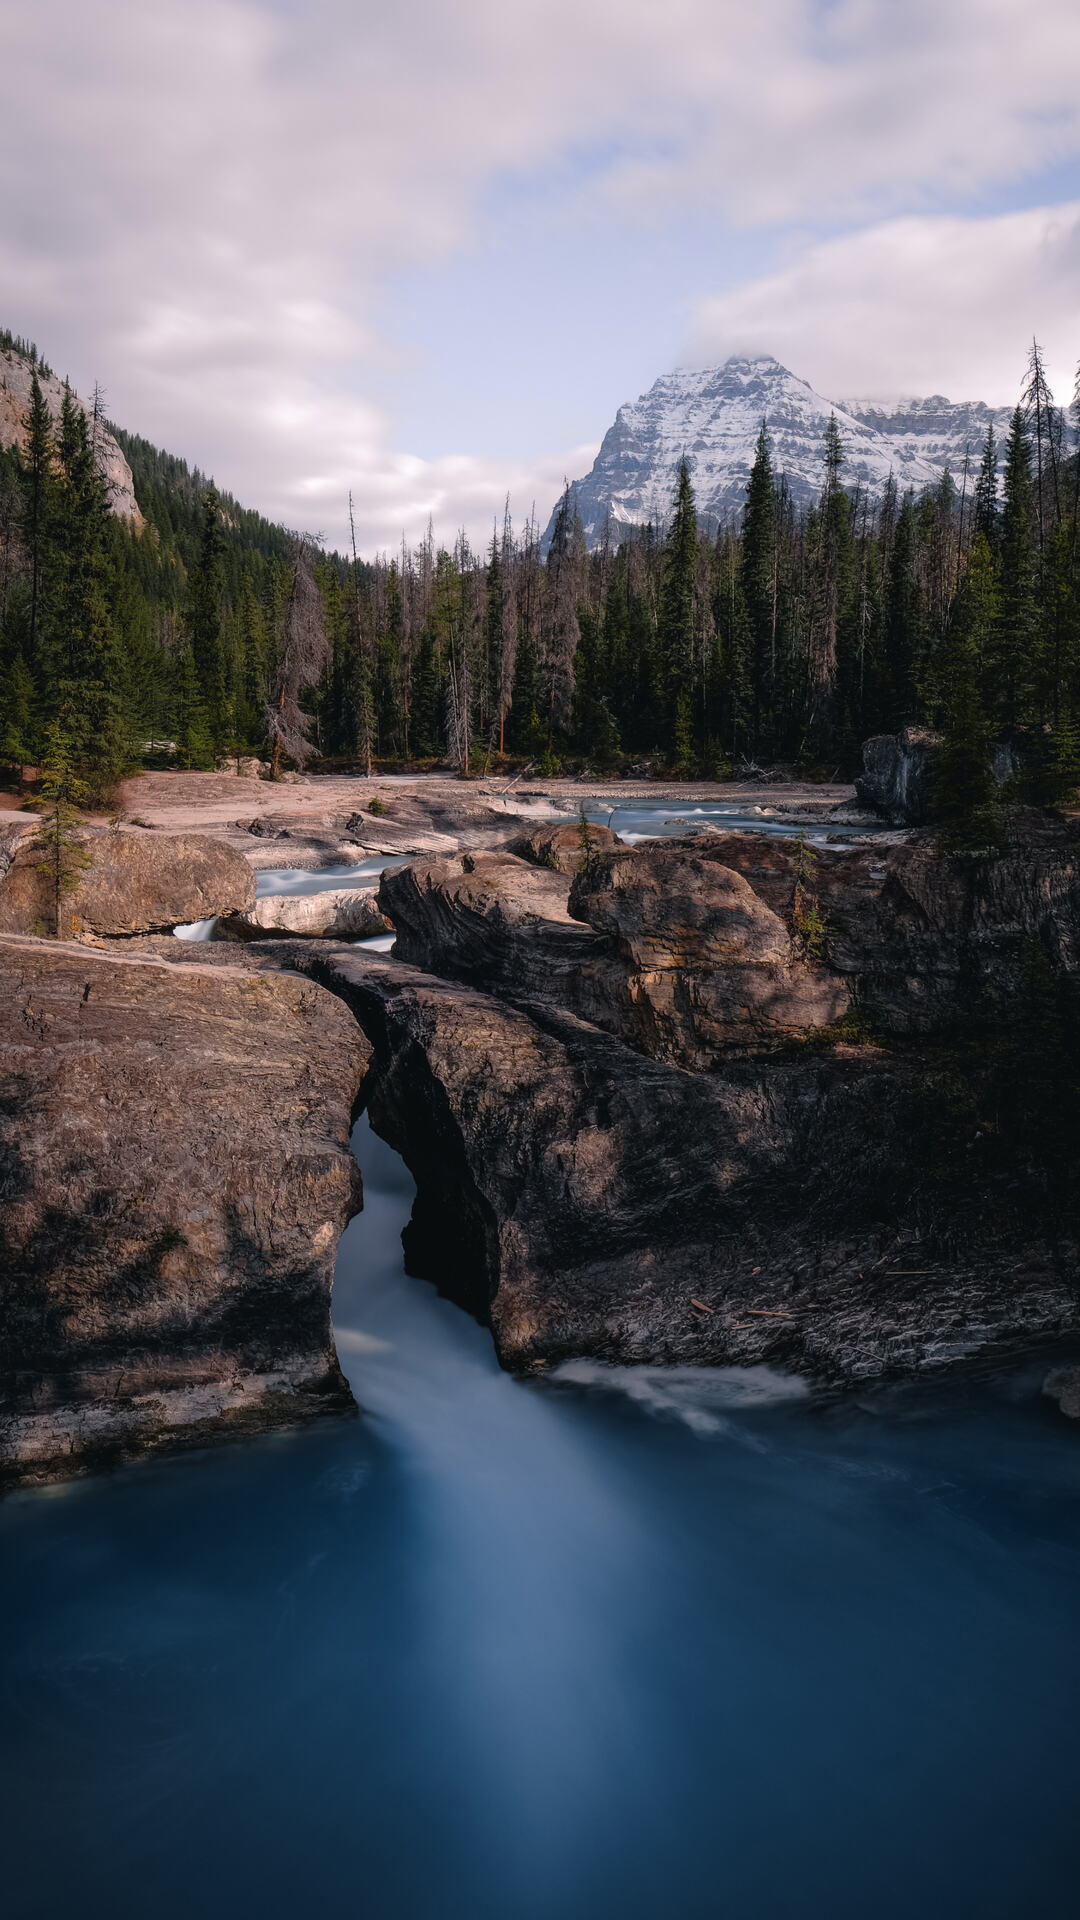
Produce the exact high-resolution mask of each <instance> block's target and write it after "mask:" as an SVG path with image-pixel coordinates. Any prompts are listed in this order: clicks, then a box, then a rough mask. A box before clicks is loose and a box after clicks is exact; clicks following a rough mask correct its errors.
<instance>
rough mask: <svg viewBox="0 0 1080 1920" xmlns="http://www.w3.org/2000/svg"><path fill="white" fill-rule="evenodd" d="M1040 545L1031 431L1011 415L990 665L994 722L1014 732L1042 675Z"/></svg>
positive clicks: (1028, 711) (1020, 417)
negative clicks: (998, 605) (996, 615)
mask: <svg viewBox="0 0 1080 1920" xmlns="http://www.w3.org/2000/svg"><path fill="white" fill-rule="evenodd" d="M1037 581H1038V544H1037V537H1036V525H1035V490H1034V485H1033V483H1032V476H1031V455H1030V448H1029V443H1028V434H1027V427H1026V425H1025V422H1024V416H1023V413H1022V412H1021V410H1020V408H1019V407H1017V408H1016V410H1015V412H1014V413H1013V417H1012V422H1011V425H1010V427H1009V438H1008V444H1007V446H1006V450H1005V477H1004V504H1003V507H1002V514H1001V612H1000V617H999V620H998V628H997V633H996V635H995V641H994V649H993V660H992V666H991V680H992V689H991V693H992V707H991V719H992V722H993V724H994V725H995V726H996V727H997V728H999V729H1000V730H1001V731H1003V732H1006V733H1008V732H1011V731H1013V730H1014V729H1015V728H1017V727H1019V726H1023V725H1024V724H1025V723H1026V722H1027V721H1029V720H1030V719H1031V718H1032V690H1033V683H1034V680H1035V677H1036V675H1037V671H1038V660H1037V655H1038V653H1039V639H1040V634H1039V618H1038V594H1037Z"/></svg>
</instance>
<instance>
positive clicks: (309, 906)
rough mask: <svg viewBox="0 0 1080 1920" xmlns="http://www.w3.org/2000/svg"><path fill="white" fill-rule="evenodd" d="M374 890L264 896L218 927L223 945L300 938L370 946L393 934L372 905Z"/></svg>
mask: <svg viewBox="0 0 1080 1920" xmlns="http://www.w3.org/2000/svg"><path fill="white" fill-rule="evenodd" d="M375 894H376V890H375V888H374V887H331V888H328V889H327V891H326V892H325V893H297V894H282V893H277V894H268V895H267V897H266V898H265V899H263V900H256V901H255V904H254V905H253V906H251V907H249V908H248V910H247V912H246V913H235V914H226V915H223V916H222V918H221V919H220V920H219V921H218V926H217V936H218V938H219V939H224V940H266V939H273V938H274V937H275V935H277V936H280V937H281V938H289V937H296V936H297V935H300V936H301V937H304V938H307V939H309V940H371V939H373V938H374V937H375V936H376V934H380V933H391V932H393V928H392V926H391V923H390V921H389V920H388V919H387V918H386V915H385V914H384V913H382V912H381V911H380V909H379V906H378V904H377V902H376V897H375Z"/></svg>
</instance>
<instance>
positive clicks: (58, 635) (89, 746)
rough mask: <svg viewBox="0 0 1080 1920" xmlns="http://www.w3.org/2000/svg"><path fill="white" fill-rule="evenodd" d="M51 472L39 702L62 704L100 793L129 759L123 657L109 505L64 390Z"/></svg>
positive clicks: (81, 421)
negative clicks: (55, 467) (42, 690)
mask: <svg viewBox="0 0 1080 1920" xmlns="http://www.w3.org/2000/svg"><path fill="white" fill-rule="evenodd" d="M57 451H58V476H57V481H56V484H55V486H52V487H50V488H49V490H48V499H49V508H50V511H49V524H48V543H47V544H48V593H47V595H46V596H45V600H44V604H43V609H42V612H43V616H44V617H43V618H42V621H41V651H42V653H43V656H44V670H45V690H46V700H47V703H48V705H49V706H51V708H52V711H53V713H54V715H55V714H56V713H57V712H58V711H59V709H60V708H61V707H63V708H64V709H65V710H66V713H67V716H68V719H67V730H68V732H69V736H70V744H71V750H72V752H73V753H74V755H75V757H76V760H77V761H78V763H79V764H80V765H81V767H82V769H83V771H84V774H85V775H86V776H87V777H92V779H93V782H94V784H95V787H96V790H97V792H98V793H99V795H103V794H104V793H105V792H106V791H107V790H108V787H109V785H110V784H111V782H112V781H113V780H115V778H116V777H117V776H118V775H119V774H120V773H121V772H122V771H123V769H124V766H125V765H126V763H127V758H128V745H127V738H126V733H127V728H126V724H125V723H126V719H127V716H126V712H125V691H126V689H125V686H124V674H123V659H122V654H121V649H120V644H119V636H118V633H117V630H116V625H115V620H114V615H113V604H112V603H113V598H114V594H115V578H114V573H113V568H112V564H111V563H112V545H111V532H110V526H109V505H108V497H107V494H106V491H105V487H104V484H103V482H102V480H101V479H100V477H99V475H98V473H97V470H96V467H95V464H94V456H93V450H92V448H91V445H90V438H89V433H88V431H87V424H86V415H85V414H84V413H83V411H82V408H81V407H80V406H79V405H78V404H77V402H76V401H75V400H74V398H73V397H72V395H71V393H70V392H68V393H65V396H64V403H63V407H62V409H61V414H60V436H59V444H58V450H57Z"/></svg>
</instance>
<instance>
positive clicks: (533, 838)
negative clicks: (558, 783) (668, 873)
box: [509, 820, 619, 877]
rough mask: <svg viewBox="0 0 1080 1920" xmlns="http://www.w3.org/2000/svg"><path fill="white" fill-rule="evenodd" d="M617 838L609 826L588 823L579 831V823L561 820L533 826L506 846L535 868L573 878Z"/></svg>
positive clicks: (613, 843) (613, 844) (611, 849)
mask: <svg viewBox="0 0 1080 1920" xmlns="http://www.w3.org/2000/svg"><path fill="white" fill-rule="evenodd" d="M618 845H619V837H618V835H617V834H615V833H612V831H611V828H610V827H601V826H596V825H594V824H593V822H592V821H591V820H590V821H589V823H588V826H587V827H586V828H585V829H584V830H583V829H582V826H581V822H580V820H573V821H571V820H564V821H561V822H559V823H557V824H556V825H554V826H548V827H535V828H533V830H532V832H530V833H524V834H521V835H519V837H518V838H517V839H515V840H511V841H510V843H509V850H510V852H511V853H518V854H520V855H521V857H522V859H523V860H531V861H532V863H533V865H534V866H537V867H552V868H554V870H555V872H556V873H566V874H569V875H570V876H571V877H573V875H574V874H576V873H580V872H581V869H582V867H583V866H585V865H587V864H588V862H589V861H590V860H592V859H595V857H596V855H597V854H599V853H609V852H612V851H613V850H614V849H615V848H616V847H617V846H618Z"/></svg>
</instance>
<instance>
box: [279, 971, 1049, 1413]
mask: <svg viewBox="0 0 1080 1920" xmlns="http://www.w3.org/2000/svg"><path fill="white" fill-rule="evenodd" d="M264 951H265V950H264ZM247 952H248V954H249V955H251V956H252V957H254V955H255V952H256V950H254V949H250V948H249V949H247ZM290 964H293V965H299V966H301V967H303V968H304V969H305V971H307V972H309V973H310V974H311V975H312V977H314V978H315V979H317V980H320V981H321V982H322V983H323V984H325V985H327V986H328V987H331V988H332V989H333V991H335V992H337V993H341V994H342V995H343V996H344V998H345V999H346V1001H347V1002H348V1004H349V1005H350V1006H351V1007H352V1008H353V1010H354V1011H355V1013H356V1015H357V1018H358V1019H359V1020H360V1021H361V1023H362V1024H363V1026H364V1028H365V1031H366V1032H367V1034H368V1036H369V1038H370V1039H371V1041H372V1043H373V1045H374V1047H375V1063H374V1068H373V1072H372V1076H371V1080H370V1082H369V1089H370V1108H371V1112H372V1117H373V1120H374V1123H375V1125H376V1127H377V1129H378V1130H379V1132H381V1133H383V1134H384V1135H385V1136H386V1137H387V1138H388V1139H389V1140H390V1141H391V1142H392V1144H393V1145H395V1146H396V1147H398V1148H399V1150H400V1151H401V1152H402V1154H403V1155H404V1157H405V1159H406V1161H407V1162H408V1165H409V1167H410V1169H411V1171H412V1173H413V1175H414V1177H415V1179H416V1181H417V1188H418V1192H417V1200H416V1204H415V1207H414V1211H413V1217H412V1221H411V1224H410V1226H409V1228H408V1229H407V1232H406V1235H405V1246H406V1257H407V1264H408V1267H409V1270H410V1271H411V1272H414V1273H419V1274H422V1275H423V1276H424V1277H426V1278H428V1279H430V1280H433V1281H435V1282H436V1283H437V1284H438V1285H439V1286H440V1287H441V1288H442V1290H443V1291H445V1292H447V1293H448V1294H450V1295H451V1297H453V1298H454V1299H456V1300H458V1301H459V1302H460V1303H461V1304H462V1305H464V1306H465V1307H467V1308H468V1309H469V1310H470V1311H472V1312H473V1313H475V1314H476V1315H477V1316H478V1317H479V1318H480V1319H482V1320H484V1321H485V1322H487V1323H488V1324H489V1325H490V1326H491V1329H492V1333H493V1335H494V1338H495V1342H496V1346H497V1349H498V1352H499V1357H500V1360H501V1361H502V1363H503V1365H504V1366H507V1367H509V1368H512V1369H516V1370H524V1371H529V1370H534V1369H537V1368H544V1367H547V1366H550V1365H554V1364H556V1363H557V1362H559V1361H560V1360H562V1359H565V1358H568V1357H570V1356H574V1355H591V1356H595V1357H598V1358H601V1359H605V1360H610V1361H619V1362H635V1361H648V1362H653V1363H656V1362H668V1361H671V1362H676V1361H677V1362H687V1361H696V1362H701V1363H706V1364H719V1363H721V1362H725V1363H730V1362H740V1363H751V1362H756V1361H761V1360H769V1361H771V1362H773V1363H775V1364H777V1365H782V1366H786V1367H792V1368H796V1369H800V1370H802V1371H807V1372H810V1373H812V1374H816V1375H818V1376H820V1377H824V1378H832V1379H835V1380H859V1379H864V1378H871V1377H876V1376H880V1375H884V1374H890V1373H905V1372H911V1371H916V1370H919V1369H922V1368H929V1367H936V1366H943V1365H947V1364H950V1363H954V1362H955V1361H957V1360H958V1359H960V1358H963V1357H966V1356H969V1355H971V1354H974V1353H978V1352H987V1351H992V1350H994V1349H995V1348H999V1347H1001V1346H1003V1345H1007V1344H1008V1343H1010V1342H1019V1341H1022V1340H1030V1339H1034V1338H1039V1337H1045V1336H1048V1335H1051V1334H1053V1335H1058V1334H1061V1333H1063V1332H1076V1331H1077V1330H1080V1287H1078V1285H1077V1279H1076V1267H1075V1255H1076V1247H1075V1238H1074V1240H1073V1241H1072V1242H1067V1240H1066V1239H1064V1238H1063V1236H1062V1234H1061V1232H1060V1222H1057V1223H1055V1222H1053V1221H1051V1220H1050V1219H1049V1218H1048V1219H1046V1220H1045V1221H1044V1222H1043V1224H1042V1226H1041V1227H1037V1228H1035V1229H1032V1227H1031V1224H1030V1222H1029V1223H1028V1228H1027V1236H1026V1238H1025V1237H1024V1235H1023V1233H1021V1234H1020V1235H1019V1237H1018V1236H1017V1235H1016V1233H1015V1232H1014V1231H1011V1230H1010V1222H1011V1221H1012V1214H1011V1213H1010V1208H1011V1207H1012V1206H1013V1201H1014V1198H1015V1190H1014V1186H1013V1178H1014V1176H1013V1170H1012V1169H1011V1168H1010V1167H1008V1165H1005V1166H1004V1168H1001V1167H999V1168H997V1170H996V1171H995V1169H994V1167H993V1166H992V1165H991V1163H990V1162H989V1161H988V1160H987V1159H985V1158H984V1157H983V1156H981V1155H980V1154H979V1152H978V1150H976V1155H975V1161H974V1162H973V1160H972V1157H971V1153H970V1150H969V1139H968V1134H967V1131H966V1129H965V1117H964V1116H962V1115H961V1114H960V1111H959V1108H957V1109H956V1110H955V1113H954V1115H953V1116H952V1117H953V1121H954V1124H955V1126H956V1128H957V1130H958V1133H959V1135H960V1137H958V1138H956V1139H954V1140H951V1141H948V1144H947V1145H945V1146H944V1147H943V1139H947V1133H948V1121H947V1119H946V1121H945V1122H944V1123H943V1116H942V1106H943V1102H947V1101H948V1099H949V1098H953V1099H955V1089H953V1092H952V1093H951V1094H950V1092H949V1090H948V1088H949V1082H948V1080H947V1078H946V1077H945V1076H943V1075H939V1073H938V1071H937V1069H936V1067H935V1064H934V1062H933V1061H932V1060H931V1059H928V1058H927V1057H926V1056H924V1055H922V1054H919V1053H910V1054H906V1055H904V1056H895V1055H890V1054H886V1053H883V1052H882V1051H881V1050H880V1049H878V1048H876V1047H873V1046H870V1045H865V1044H864V1045H859V1046H852V1045H840V1046H836V1047H833V1048H831V1049H829V1050H828V1051H827V1052H822V1053H804V1054H803V1055H802V1056H800V1057H797V1058H791V1059H777V1058H775V1057H774V1058H768V1059H758V1060H753V1059H741V1060H729V1061H728V1062H727V1064H726V1065H725V1066H724V1068H723V1070H722V1071H721V1072H719V1073H715V1074H710V1075H699V1074H691V1073H687V1072H685V1071H683V1070H681V1069H679V1068H676V1067H673V1066H670V1065H668V1064H665V1063H663V1062H659V1061H655V1060H649V1059H646V1058H644V1057H643V1056H642V1055H641V1054H639V1053H637V1052H635V1051H634V1050H632V1049H631V1048H629V1047H626V1046H625V1045H623V1044H622V1043H621V1042H620V1041H618V1040H617V1039H616V1038H614V1037H613V1036H612V1035H610V1034H607V1033H603V1032H601V1031H600V1030H599V1029H598V1028H596V1027H594V1026H590V1025H589V1024H588V1023H586V1022H583V1021H581V1020H578V1019H576V1018H574V1017H573V1016H572V1015H569V1014H566V1013H561V1012H557V1011H555V1010H554V1009H553V1008H552V1007H551V1006H542V1005H539V1004H533V1005H531V1006H510V1005H509V1004H508V1003H507V1002H505V1001H502V1000H499V999H496V998H494V997H493V996H490V995H487V994H483V993H480V992H477V991H476V990H474V989H472V988H469V987H465V986H462V985H460V984H456V983H454V982H450V981H446V980H439V979H436V978H434V977H433V976H431V975H426V974H423V973H420V972H419V971H418V970H416V969H414V968H411V967H408V966H403V965H401V964H400V963H398V962H396V961H384V960H380V959H379V958H378V957H376V956H373V955H371V954H370V953H364V952H362V951H358V950H356V949H346V948H340V947H337V948H335V947H323V948H313V947H308V948H306V949H303V948H301V947H299V946H298V947H297V948H295V949H293V950H292V951H291V954H290ZM950 1071H951V1072H952V1074H953V1076H954V1077H955V1065H953V1066H952V1067H951V1068H950ZM968 1125H970V1127H971V1131H974V1130H975V1129H974V1123H973V1122H968ZM961 1247H962V1249H963V1250H962V1251H960V1250H959V1249H960V1248H961Z"/></svg>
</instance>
